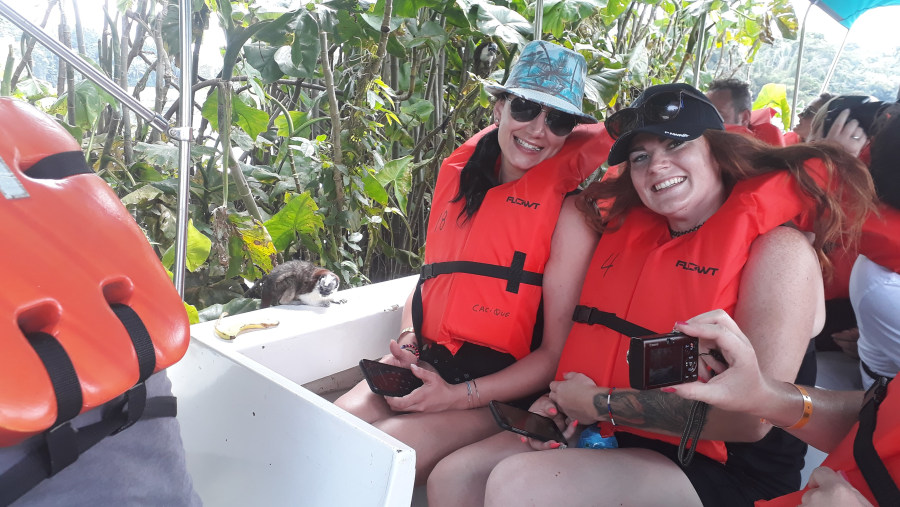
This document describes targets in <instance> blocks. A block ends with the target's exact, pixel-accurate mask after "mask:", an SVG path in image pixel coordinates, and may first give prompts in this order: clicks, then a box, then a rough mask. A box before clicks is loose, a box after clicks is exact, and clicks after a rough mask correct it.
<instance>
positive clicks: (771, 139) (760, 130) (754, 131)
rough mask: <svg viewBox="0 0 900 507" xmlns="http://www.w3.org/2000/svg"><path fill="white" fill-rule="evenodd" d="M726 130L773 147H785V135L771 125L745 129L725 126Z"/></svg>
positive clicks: (765, 124) (763, 124) (739, 126)
mask: <svg viewBox="0 0 900 507" xmlns="http://www.w3.org/2000/svg"><path fill="white" fill-rule="evenodd" d="M725 130H726V131H728V132H734V133H736V134H743V135H745V136H750V137H754V138H756V139H759V140H760V141H763V142H765V143H768V144H770V145H772V146H784V145H785V144H784V134H783V133H782V132H781V129H779V128H778V127H776V126H775V125H772V124H771V123H761V124H759V125H750V126H749V127H744V126H743V125H725Z"/></svg>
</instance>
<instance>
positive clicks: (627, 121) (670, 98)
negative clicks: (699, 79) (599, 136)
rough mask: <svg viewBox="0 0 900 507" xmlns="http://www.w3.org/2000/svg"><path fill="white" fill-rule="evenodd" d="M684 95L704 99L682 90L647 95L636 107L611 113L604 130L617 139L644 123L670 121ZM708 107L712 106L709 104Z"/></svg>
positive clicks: (682, 102) (605, 122)
mask: <svg viewBox="0 0 900 507" xmlns="http://www.w3.org/2000/svg"><path fill="white" fill-rule="evenodd" d="M685 95H686V96H688V97H692V98H694V99H697V100H700V101H703V102H705V99H701V98H700V97H697V96H696V95H694V94H693V93H690V92H687V91H684V90H679V91H674V90H673V91H667V92H659V93H657V94H655V95H652V96H650V97H648V98H647V99H646V100H644V103H643V104H641V105H640V106H638V107H626V108H625V109H622V110H621V111H617V112H615V113H613V114H612V115H611V116H610V117H609V118H607V119H606V121H604V122H603V123H604V125H606V131H607V132H608V133H609V135H610V136H611V137H612V138H613V139H618V138H619V136H621V135H623V134H625V133H626V132H630V131H632V130H634V129H637V128H641V127H643V126H645V125H655V124H658V123H666V122H668V121H672V120H674V119H675V118H676V117H677V116H678V113H680V112H681V111H682V109H684V97H685ZM710 107H713V106H712V105H710ZM716 114H718V115H719V119H721V118H722V115H721V114H719V112H718V111H716Z"/></svg>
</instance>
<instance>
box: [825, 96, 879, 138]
mask: <svg viewBox="0 0 900 507" xmlns="http://www.w3.org/2000/svg"><path fill="white" fill-rule="evenodd" d="M888 105H889V103H887V102H882V101H880V100H878V99H876V98H874V97H868V96H866V95H841V96H839V97H837V98H835V99H834V100H832V101H831V102H829V103H828V111H827V113H826V114H825V121H824V123H823V125H822V135H823V136H827V135H828V131H829V130H831V125H832V124H834V120H835V119H836V118H837V117H838V115H839V114H841V111H843V110H844V109H849V110H850V119H853V120H856V121H857V123H859V126H860V127H862V129H863V131H865V133H866V135H871V134H872V130H871V129H872V124H873V123H874V122H875V118H876V117H878V115H879V114H880V113H881V111H883V110H884V109H885V108H886V107H887V106H888ZM848 121H849V120H848Z"/></svg>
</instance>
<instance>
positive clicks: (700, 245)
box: [556, 171, 811, 462]
mask: <svg viewBox="0 0 900 507" xmlns="http://www.w3.org/2000/svg"><path fill="white" fill-rule="evenodd" d="M808 206H811V202H809V200H808V199H807V198H805V197H802V196H801V194H800V191H799V189H798V187H797V186H796V184H795V183H793V178H792V177H791V176H790V175H789V174H788V173H787V172H784V171H779V172H776V173H770V174H766V175H763V176H760V177H756V178H752V179H749V180H744V181H741V182H739V183H737V185H735V187H734V189H733V190H732V192H731V194H730V195H729V197H728V198H727V199H726V201H725V203H724V204H723V205H722V206H721V207H720V208H719V210H718V211H716V213H715V214H714V215H713V216H712V217H710V218H709V220H707V221H706V223H704V224H703V226H702V227H700V229H698V230H697V231H695V232H692V233H690V234H686V235H684V236H681V237H677V238H671V236H670V233H669V228H668V224H667V222H666V219H665V218H664V217H662V216H661V215H658V214H656V213H654V212H652V211H650V210H649V209H647V208H645V207H643V206H639V207H636V208H634V209H632V210H630V211H629V212H628V214H627V216H626V218H625V221H624V223H623V225H622V227H621V228H619V229H617V230H615V231H609V232H605V233H604V234H603V236H602V237H601V239H600V242H599V243H598V245H597V249H596V250H595V252H594V256H593V258H592V260H591V264H590V267H589V269H588V273H587V276H586V277H585V282H584V288H583V289H582V292H581V296H580V298H579V305H580V306H581V305H583V306H585V307H591V308H596V309H598V310H601V311H603V312H610V313H614V314H615V315H616V316H617V317H619V318H622V319H625V320H626V321H628V322H630V323H633V324H635V325H637V326H641V327H643V328H646V329H648V330H653V331H655V332H667V331H669V330H671V329H672V325H673V324H674V323H675V322H676V321H679V320H687V319H689V318H691V317H693V316H695V315H698V314H700V313H703V312H707V311H710V310H714V309H716V308H722V309H724V310H725V311H726V312H728V313H729V314H733V312H734V307H735V305H736V303H737V297H738V289H739V285H740V281H741V273H742V271H743V268H744V265H745V263H746V261H747V258H748V255H749V251H750V245H751V243H753V241H754V240H755V239H756V238H757V237H758V236H760V235H761V234H764V233H765V232H767V231H769V230H771V229H773V228H775V227H777V226H779V225H781V224H784V223H785V222H788V221H790V220H791V219H792V218H793V217H795V216H797V215H798V214H799V213H800V212H801V211H802V210H803V209H805V208H806V207H808ZM575 320H576V322H575V323H574V324H573V326H572V330H571V332H570V333H569V337H568V339H567V340H566V345H565V348H564V349H563V353H562V357H561V359H560V363H559V367H558V369H557V374H556V378H557V380H561V379H562V377H563V375H564V374H565V373H567V372H580V373H584V374H585V375H587V376H589V377H590V378H591V379H593V381H594V382H595V383H596V384H597V385H598V386H604V387H630V382H629V379H628V363H627V362H626V358H625V355H626V353H627V352H628V348H629V343H630V339H629V337H628V336H624V335H622V334H619V333H617V332H616V331H613V330H612V329H610V328H608V327H606V326H603V325H589V324H587V323H583V322H579V321H578V320H579V319H578V318H576V319H575ZM616 430H619V431H628V432H631V433H635V434H638V435H641V436H644V437H649V438H654V439H659V440H663V441H666V442H670V443H674V444H676V445H677V444H678V442H679V439H678V438H675V437H668V436H663V435H659V434H655V433H650V432H645V431H642V430H639V429H635V428H628V427H626V426H623V425H619V426H617V427H616ZM697 450H698V451H699V452H701V453H703V454H705V455H707V456H709V457H711V458H713V459H716V460H718V461H721V462H724V461H725V459H726V454H725V446H724V444H723V443H722V442H714V441H708V440H703V441H701V442H700V443H699V445H698V447H697Z"/></svg>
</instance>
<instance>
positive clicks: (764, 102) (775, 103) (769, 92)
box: [753, 83, 791, 125]
mask: <svg viewBox="0 0 900 507" xmlns="http://www.w3.org/2000/svg"><path fill="white" fill-rule="evenodd" d="M764 107H771V108H772V109H774V110H775V111H777V113H776V115H775V116H776V117H778V118H780V119H781V121H782V123H784V124H785V125H787V124H788V123H789V122H787V121H785V120H786V119H788V118H790V117H791V105H790V104H789V103H788V99H787V87H786V86H785V85H783V84H781V83H767V84H765V85H764V86H763V87H762V89H761V90H759V94H758V95H757V96H756V101H754V102H753V110H754V111H755V110H757V109H762V108H764Z"/></svg>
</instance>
